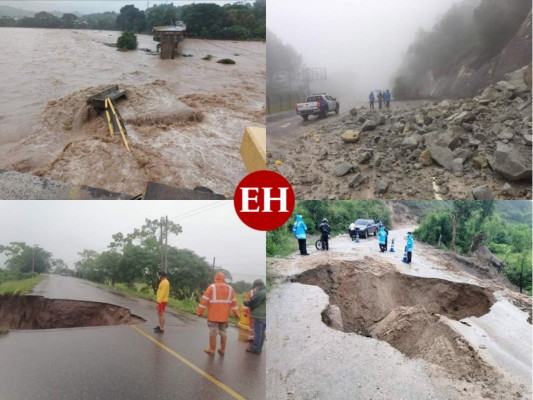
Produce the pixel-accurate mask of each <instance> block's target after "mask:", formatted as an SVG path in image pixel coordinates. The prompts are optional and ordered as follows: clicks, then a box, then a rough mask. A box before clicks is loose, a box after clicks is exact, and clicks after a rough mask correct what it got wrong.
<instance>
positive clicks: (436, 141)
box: [424, 129, 461, 150]
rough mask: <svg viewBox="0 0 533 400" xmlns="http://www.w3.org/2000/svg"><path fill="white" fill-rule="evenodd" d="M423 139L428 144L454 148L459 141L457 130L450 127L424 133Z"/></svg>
mask: <svg viewBox="0 0 533 400" xmlns="http://www.w3.org/2000/svg"><path fill="white" fill-rule="evenodd" d="M424 141H425V143H426V144H427V145H429V146H439V147H446V148H448V149H450V150H455V149H456V148H457V147H458V146H459V143H460V141H461V133H460V131H459V130H454V129H450V130H448V131H446V132H442V131H433V132H429V133H426V134H425V135H424Z"/></svg>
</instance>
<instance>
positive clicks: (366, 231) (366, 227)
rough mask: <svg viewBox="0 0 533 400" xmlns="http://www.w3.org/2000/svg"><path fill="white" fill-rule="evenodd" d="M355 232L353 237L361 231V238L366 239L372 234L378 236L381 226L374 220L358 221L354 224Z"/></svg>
mask: <svg viewBox="0 0 533 400" xmlns="http://www.w3.org/2000/svg"><path fill="white" fill-rule="evenodd" d="M354 224H355V230H354V233H353V236H354V237H355V235H356V232H357V231H359V237H360V238H364V239H366V238H367V237H368V236H370V234H371V233H373V234H374V236H376V235H377V234H378V230H379V225H378V224H376V223H375V222H374V220H373V219H358V220H356V221H355V222H354Z"/></svg>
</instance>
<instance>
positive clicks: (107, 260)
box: [96, 251, 124, 286]
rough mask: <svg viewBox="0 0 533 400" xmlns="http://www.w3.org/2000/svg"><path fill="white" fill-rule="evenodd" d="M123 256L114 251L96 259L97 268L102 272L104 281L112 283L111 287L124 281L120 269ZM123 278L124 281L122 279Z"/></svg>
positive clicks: (104, 253) (102, 254) (105, 252)
mask: <svg viewBox="0 0 533 400" xmlns="http://www.w3.org/2000/svg"><path fill="white" fill-rule="evenodd" d="M121 258H122V257H121V255H120V254H119V253H117V252H114V251H104V252H103V253H101V254H100V255H99V256H98V257H97V259H96V267H97V269H98V270H99V271H102V274H103V276H104V279H105V280H106V281H109V282H111V286H115V284H116V283H117V282H119V281H121V280H122V281H124V279H123V277H122V275H121V273H122V269H121V268H120V261H121ZM121 278H122V279H121Z"/></svg>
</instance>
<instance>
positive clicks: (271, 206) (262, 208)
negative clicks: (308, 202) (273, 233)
mask: <svg viewBox="0 0 533 400" xmlns="http://www.w3.org/2000/svg"><path fill="white" fill-rule="evenodd" d="M233 197H234V199H233V205H234V206H235V211H236V212H237V215H238V216H239V218H240V219H241V221H242V222H244V223H245V224H246V225H248V226H249V227H250V228H253V229H256V230H258V231H269V230H272V229H276V228H279V227H280V226H281V225H283V224H284V223H285V222H287V220H288V219H289V217H290V216H291V214H292V211H293V210H294V190H292V186H291V184H290V183H289V181H287V179H285V178H284V177H283V176H281V175H280V174H278V173H277V172H273V171H267V170H262V171H256V172H252V173H251V174H249V175H247V176H245V177H244V179H243V180H242V181H241V182H240V183H239V185H238V186H237V189H236V190H235V195H234V196H233Z"/></svg>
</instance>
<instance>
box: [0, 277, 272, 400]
mask: <svg viewBox="0 0 533 400" xmlns="http://www.w3.org/2000/svg"><path fill="white" fill-rule="evenodd" d="M35 294H38V295H43V296H46V297H49V298H62V299H75V300H90V301H101V302H106V303H112V304H116V305H120V306H123V307H127V308H129V309H130V310H131V312H132V313H133V314H136V315H138V316H141V317H142V318H144V319H146V321H147V322H146V323H145V324H142V325H136V326H130V325H122V326H112V327H96V328H73V329H51V330H34V331H30V330H26V331H11V332H9V333H8V334H7V335H3V336H0V360H2V362H1V363H0V388H1V390H0V399H1V400H22V399H32V400H34V399H35V400H38V399H39V400H40V399H43V400H48V399H50V400H52V399H53V400H60V399H65V400H66V399H69V400H70V399H77V400H81V399H91V400H95V399H128V400H135V399H204V398H211V399H239V398H247V399H264V398H265V393H266V392H265V390H266V389H265V371H266V366H265V359H266V357H265V353H266V349H264V351H263V354H262V355H261V356H257V355H254V354H250V353H247V352H246V351H245V346H246V344H245V343H244V342H242V341H239V332H238V329H237V328H229V329H228V345H227V349H226V355H225V356H224V357H221V356H220V355H218V354H217V355H216V356H215V357H210V356H208V355H207V354H205V353H204V352H203V348H204V347H206V345H207V342H208V328H207V323H206V320H205V319H198V318H196V317H194V316H187V317H183V316H180V315H178V314H170V313H167V322H166V325H165V333H164V334H162V335H156V334H154V333H153V331H152V329H153V327H154V326H156V320H157V315H156V312H155V303H153V302H150V301H146V300H143V299H135V298H129V297H127V296H124V295H118V294H114V293H110V292H107V291H105V290H103V289H100V288H98V287H95V286H93V285H92V284H90V283H87V282H85V281H81V280H78V279H75V278H69V277H61V276H50V277H48V278H47V279H45V280H44V281H43V282H42V283H41V284H40V285H38V286H37V287H36V290H35Z"/></svg>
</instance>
